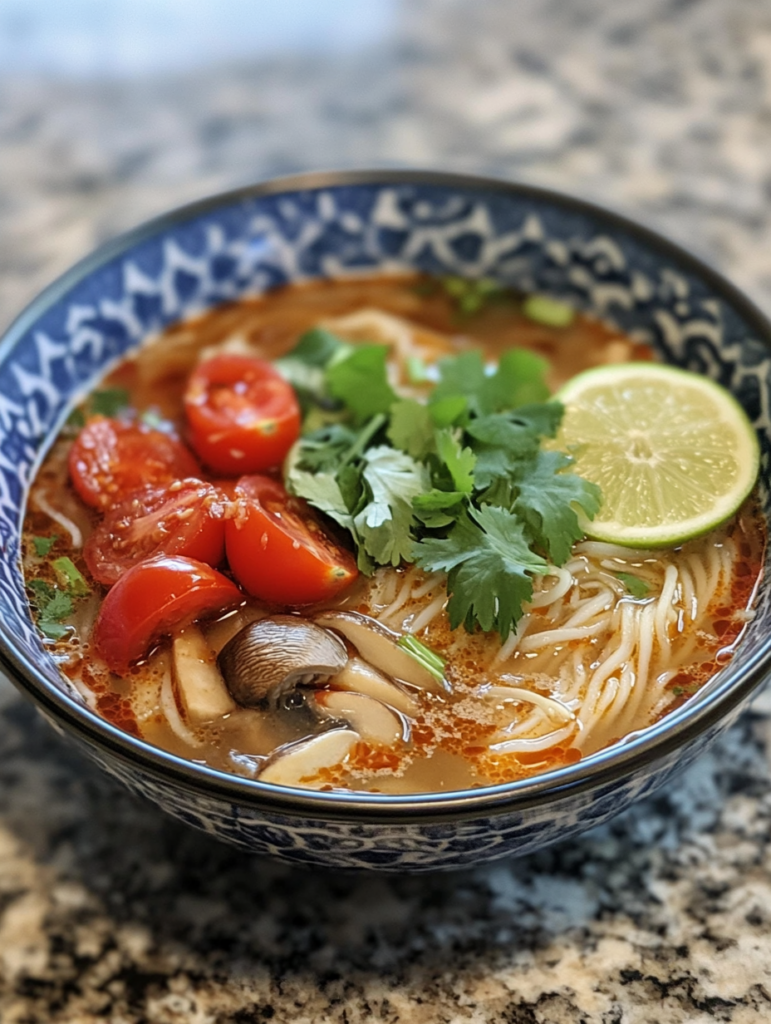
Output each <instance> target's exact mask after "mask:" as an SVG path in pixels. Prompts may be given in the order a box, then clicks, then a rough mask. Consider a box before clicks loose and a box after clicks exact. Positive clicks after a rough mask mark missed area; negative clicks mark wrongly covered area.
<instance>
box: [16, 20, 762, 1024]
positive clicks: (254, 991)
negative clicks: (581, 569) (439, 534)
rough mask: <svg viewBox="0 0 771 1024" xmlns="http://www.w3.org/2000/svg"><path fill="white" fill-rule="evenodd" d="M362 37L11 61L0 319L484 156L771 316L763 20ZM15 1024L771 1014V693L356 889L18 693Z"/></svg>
mask: <svg viewBox="0 0 771 1024" xmlns="http://www.w3.org/2000/svg"><path fill="white" fill-rule="evenodd" d="M394 9H395V21H394V33H393V35H392V36H391V37H389V38H388V39H385V40H384V41H383V43H382V45H381V46H379V47H374V48H368V49H367V50H366V51H364V52H361V53H358V54H351V53H347V54H337V55H329V54H327V55H326V56H324V55H323V54H318V55H315V56H312V55H311V56H309V55H307V54H306V55H304V56H299V55H292V54H291V53H289V54H285V55H284V56H278V55H276V56H267V57H261V58H260V59H259V60H258V61H257V60H255V61H254V62H251V63H242V64H241V65H239V66H222V67H213V68H204V69H202V70H200V71H198V72H196V73H192V72H191V73H188V74H185V73H178V74H177V75H176V76H174V77H163V76H162V75H157V76H149V77H148V76H145V77H143V78H134V79H129V80H115V81H112V82H102V81H91V82H88V83H85V82H76V81H65V82H62V81H59V82H56V81H46V80H45V79H43V78H41V77H32V76H30V77H27V78H21V77H18V76H14V77H10V76H8V75H3V73H2V69H0V326H4V325H5V324H6V323H8V322H9V321H10V320H11V318H12V317H13V316H14V315H15V314H16V313H17V312H18V311H19V310H20V309H21V308H22V306H23V305H24V304H25V303H26V302H27V301H28V300H29V299H30V298H32V297H33V295H34V294H35V293H36V292H37V291H38V290H39V289H40V288H41V287H43V286H44V285H45V284H46V283H48V282H49V281H50V280H51V279H52V278H53V277H55V276H56V275H57V274H58V273H60V272H61V271H63V270H64V269H66V268H67V267H68V266H69V265H70V264H71V263H72V262H73V261H74V260H75V259H77V258H78V257H80V256H82V255H85V254H86V253H87V252H88V251H89V250H90V249H91V248H92V247H93V246H94V245H95V244H96V243H98V242H100V241H102V240H103V239H105V238H108V237H110V236H112V235H114V234H115V233H116V232H118V231H120V230H122V229H124V228H127V227H130V226H132V225H133V224H136V223H137V222H139V221H141V220H142V219H144V218H146V217H147V216H150V215H152V214H155V213H158V212H160V211H162V210H164V209H166V208H168V207H170V206H174V205H178V204H180V203H182V202H185V201H187V200H190V199H193V198H197V197H199V196H201V195H204V194H207V193H210V192H213V191H216V190H219V189H221V188H228V187H232V186H237V185H241V184H246V183H248V182H251V181H253V180H257V179H260V178H263V177H266V176H270V175H275V174H280V173H284V172H291V171H296V170H303V169H317V168H329V167H352V166H367V165H393V166H402V165H412V166H423V167H440V168H443V169H455V170H465V171H476V172H483V173H493V174H496V175H499V176H504V177H516V178H521V179H526V180H529V181H533V182H537V183H541V184H547V185H551V186H555V187H557V188H560V189H563V190H566V191H571V192H575V193H578V194H580V195H582V196H584V197H588V198H591V199H595V200H599V201H601V202H605V203H607V204H609V205H611V206H614V207H616V208H619V209H622V210H623V211H625V212H627V213H630V214H632V215H633V216H635V217H637V218H638V219H641V220H643V221H645V222H647V223H649V224H650V225H652V226H654V227H658V228H660V229H662V230H664V231H665V232H666V233H668V234H669V235H671V236H672V237H674V238H675V239H677V240H679V241H681V242H684V243H686V244H687V245H688V246H690V247H691V248H693V249H694V250H696V251H697V252H698V253H699V254H700V255H702V256H704V257H706V258H707V259H708V260H710V261H711V262H712V263H713V264H715V265H716V266H717V267H718V268H719V269H721V270H723V271H724V272H725V273H726V274H728V276H730V277H731V278H733V279H734V280H735V281H736V282H737V283H738V284H739V285H740V286H742V287H743V288H744V289H745V290H746V291H747V292H748V293H749V294H750V295H751V296H752V297H753V298H754V299H755V300H756V301H757V302H758V303H759V304H760V305H761V307H763V308H764V309H765V310H766V312H771V270H770V269H769V268H771V257H770V256H769V253H771V217H770V216H769V212H768V205H769V198H770V196H771V145H770V144H769V143H770V142H771V7H769V5H768V4H764V3H759V2H758V0H731V2H730V3H729V2H727V0H701V2H698V0H696V2H694V0H690V2H689V0H679V2H677V0H670V2H664V0H647V2H641V0H625V2H621V3H615V4H609V3H606V2H603V0H572V2H571V3H570V4H567V3H564V0H516V2H512V0H497V2H496V0H409V2H406V0H405V2H404V3H403V4H402V5H401V6H398V5H396V4H394ZM0 704H1V706H0V1020H1V1021H2V1022H3V1024H60V1022H61V1024H65V1022H66V1024H92V1022H97V1021H107V1022H110V1024H140V1022H141V1024H144V1022H151V1024H156V1022H157V1024H177V1022H180V1024H181V1022H184V1024H188V1022H189V1024H251V1022H262V1021H274V1022H284V1021H292V1022H294V1024H306V1022H307V1024H311V1022H313V1024H327V1022H330V1024H331V1022H335V1024H338V1022H339V1024H359V1022H364V1021H382V1022H388V1024H407V1022H409V1024H435V1022H437V1024H439V1022H441V1024H457V1022H466V1021H468V1022H474V1024H482V1022H484V1024H681V1022H682V1024H686V1022H687V1024H707V1022H711V1021H715V1020H718V1021H729V1022H734V1024H748V1022H752V1024H755V1022H760V1021H767V1020H769V1019H771V849H770V848H769V836H770V835H771V770H770V767H769V757H770V756H771V695H769V694H761V696H760V697H759V699H758V700H757V701H756V703H755V706H754V708H753V709H752V710H751V711H749V712H748V713H746V714H745V715H744V717H743V718H742V719H741V721H740V722H739V724H738V725H737V726H736V727H735V728H734V729H733V730H732V731H731V732H730V733H729V734H728V735H727V736H726V737H725V738H724V739H723V740H722V741H721V742H720V743H719V744H718V746H717V747H716V748H714V750H713V751H712V752H711V753H710V754H708V755H707V756H705V757H703V758H701V760H699V761H698V763H697V764H695V765H694V766H693V768H692V769H691V770H690V771H689V772H688V773H687V774H686V775H684V776H683V777H682V778H681V779H680V781H679V784H678V785H677V787H676V788H674V789H673V790H672V791H671V792H668V793H665V794H663V795H662V796H660V797H658V798H656V799H654V800H652V801H648V802H647V803H644V804H641V805H640V806H638V807H636V808H635V809H633V810H632V811H631V812H629V813H627V814H626V815H625V816H623V817H621V818H618V819H616V821H615V822H613V823H612V824H611V825H609V826H606V827H604V828H602V829H600V830H597V831H594V832H591V833H588V834H587V835H585V836H584V837H583V838H582V839H580V840H578V841H572V842H571V843H570V844H569V845H564V846H557V847H554V848H553V849H551V850H549V851H547V852H545V853H543V854H542V855H540V856H537V857H531V858H528V859H525V860H519V861H510V862H503V863H499V864H496V865H495V866H492V867H487V868H479V869H477V870H474V871H467V872H463V873H461V874H454V875H452V874H451V875H435V876H431V875H429V876H419V877H409V876H403V877H400V876H394V877H378V876H375V875H341V874H326V873H319V872H310V871H300V870H296V869H291V868H288V867H285V866H281V865H277V864H273V863H270V862H267V861H264V860H260V859H256V858H252V857H248V856H245V855H244V854H241V853H238V852H234V851H232V850H230V849H228V848H226V847H224V846H220V845H218V844H216V843H214V842H213V841H211V840H209V839H207V838H206V837H203V836H199V835H197V834H194V833H192V832H188V831H186V830H185V829H183V828H181V827H180V826H178V825H176V824H174V823H173V822H171V821H169V820H167V819H165V818H164V817H163V816H162V815H161V814H160V813H159V812H157V811H155V810H154V809H152V808H151V807H149V806H146V805H144V804H140V803H137V802H135V801H134V800H133V799H132V798H131V797H129V796H128V795H127V794H125V793H124V792H123V791H122V790H121V789H119V788H117V786H116V785H115V784H114V783H112V782H111V781H110V780H109V779H106V778H104V777H102V776H101V775H100V774H99V773H98V772H97V770H96V769H94V768H93V767H91V766H90V765H88V764H86V763H85V762H84V761H82V760H81V759H80V757H79V756H77V755H76V754H75V753H73V752H71V751H70V749H69V748H68V746H67V745H66V744H65V743H64V741H62V740H60V739H59V738H58V737H57V736H56V735H55V734H54V733H53V732H52V731H51V730H50V728H49V727H48V726H47V725H46V724H45V723H44V722H43V721H42V719H40V718H39V716H38V715H37V714H36V713H35V712H34V711H33V710H32V709H31V708H30V707H29V706H28V705H27V704H26V703H25V702H24V701H23V700H22V699H21V698H20V697H17V696H16V695H15V692H14V691H13V690H12V689H11V688H10V686H8V684H6V683H0Z"/></svg>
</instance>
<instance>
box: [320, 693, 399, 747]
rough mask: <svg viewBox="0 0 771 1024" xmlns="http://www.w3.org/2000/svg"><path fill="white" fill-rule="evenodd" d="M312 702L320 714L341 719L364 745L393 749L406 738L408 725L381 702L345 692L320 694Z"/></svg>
mask: <svg viewBox="0 0 771 1024" xmlns="http://www.w3.org/2000/svg"><path fill="white" fill-rule="evenodd" d="M313 701H314V703H315V704H316V707H317V708H318V709H319V711H320V712H321V713H322V714H324V715H327V716H329V717H330V718H333V719H342V720H343V721H344V722H347V723H348V725H349V726H350V727H351V728H352V729H354V730H355V731H356V732H357V733H358V734H359V736H361V738H362V739H363V740H364V742H365V743H372V744H376V745H377V746H382V747H392V746H394V744H396V743H400V742H401V741H402V740H404V738H405V732H406V731H407V730H406V729H405V725H406V723H405V721H404V719H402V718H401V717H400V716H399V715H397V714H396V712H395V711H392V710H391V708H387V707H386V706H385V704H381V703H380V701H379V700H373V698H372V697H366V696H365V695H364V694H363V693H347V692H345V691H344V690H317V691H316V692H315V693H314V694H313Z"/></svg>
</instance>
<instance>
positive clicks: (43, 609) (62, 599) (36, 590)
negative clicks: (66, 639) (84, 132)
mask: <svg viewBox="0 0 771 1024" xmlns="http://www.w3.org/2000/svg"><path fill="white" fill-rule="evenodd" d="M27 588H28V589H29V590H30V591H31V592H32V602H31V603H32V605H33V607H34V608H35V610H36V611H37V624H38V627H39V628H40V631H41V633H44V634H45V636H47V637H48V638H49V639H51V640H61V638H62V637H63V636H66V634H67V633H68V631H69V629H68V627H67V626H65V625H63V622H64V619H66V618H67V617H68V616H70V615H72V611H73V607H74V606H73V602H72V598H71V597H70V595H69V594H68V593H66V592H65V591H64V590H60V589H59V588H58V587H55V586H53V585H52V584H51V583H48V582H46V581H45V580H41V579H35V580H30V581H29V582H28V583H27Z"/></svg>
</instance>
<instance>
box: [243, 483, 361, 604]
mask: <svg viewBox="0 0 771 1024" xmlns="http://www.w3.org/2000/svg"><path fill="white" fill-rule="evenodd" d="M236 496H237V497H236V505H235V509H236V511H235V515H234V516H233V517H232V518H231V519H228V521H227V522H226V523H225V551H226V553H227V557H228V562H229V563H230V568H231V570H232V572H233V575H234V576H235V577H236V579H237V580H238V582H239V583H240V584H241V585H242V586H243V587H244V588H245V589H246V590H247V591H248V592H249V593H250V594H252V595H253V596H254V597H258V598H261V599H262V600H263V601H270V602H273V603H275V604H288V605H301V604H312V603H313V602H314V601H322V600H324V599H325V598H328V597H331V596H332V595H333V594H336V593H337V592H338V591H339V590H342V589H343V587H346V586H348V584H349V583H351V582H352V581H353V580H354V579H355V578H356V576H357V575H358V570H357V568H356V562H355V561H354V558H353V556H352V555H351V554H350V553H349V552H347V551H345V550H344V549H343V548H341V547H339V546H338V545H337V544H336V543H335V542H334V541H333V540H332V539H331V538H330V537H329V536H328V535H327V534H326V533H325V532H324V530H323V529H322V527H321V526H320V525H319V523H318V522H317V521H316V519H315V517H314V515H313V513H312V512H311V511H310V509H309V508H308V506H307V505H306V504H305V502H302V501H300V500H299V499H297V498H293V497H291V496H290V495H289V494H287V492H286V491H285V490H284V488H283V487H282V486H281V484H280V483H277V482H276V481H275V480H271V479H270V478H269V477H265V476H246V477H242V478H241V479H240V480H239V481H238V486H237V487H236Z"/></svg>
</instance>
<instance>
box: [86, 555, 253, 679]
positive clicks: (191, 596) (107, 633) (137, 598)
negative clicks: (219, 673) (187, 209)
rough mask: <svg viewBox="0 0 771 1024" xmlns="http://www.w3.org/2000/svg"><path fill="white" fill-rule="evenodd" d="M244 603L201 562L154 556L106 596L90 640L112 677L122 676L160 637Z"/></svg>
mask: <svg viewBox="0 0 771 1024" xmlns="http://www.w3.org/2000/svg"><path fill="white" fill-rule="evenodd" d="M242 600H243V595H242V593H241V591H240V590H239V589H238V587H237V586H236V585H235V583H233V582H231V580H229V579H228V578H227V576H223V575H222V573H221V572H217V570H216V569H212V568H211V566H209V565H206V564H205V563H204V562H198V561H196V560H195V559H194V558H183V557H182V556H180V555H176V556H169V555H158V556H157V557H155V558H150V559H148V560H147V561H145V562H138V563H137V564H136V565H135V566H133V567H132V568H131V569H129V570H127V572H126V573H124V575H123V576H121V578H120V579H119V580H118V582H117V583H116V584H115V586H114V587H113V588H112V590H109V591H108V592H107V596H106V597H105V599H104V601H103V602H102V607H101V608H100V609H99V614H98V615H97V618H96V622H95V624H94V632H93V634H92V637H91V639H92V641H93V644H94V646H95V648H96V651H97V653H98V654H99V655H101V657H102V658H103V659H104V661H105V662H106V663H107V667H108V668H109V669H110V671H111V672H117V673H118V674H119V675H125V673H126V672H127V671H128V670H129V668H130V667H131V665H132V664H133V663H134V662H136V661H138V660H139V659H140V658H143V657H145V655H146V654H148V653H149V651H150V649H151V648H152V646H153V644H154V643H155V642H156V641H157V640H159V639H160V638H161V637H162V636H165V635H167V634H169V633H171V632H173V631H174V630H177V629H184V627H185V626H189V625H190V623H191V622H194V621H195V620H196V619H199V618H203V617H204V616H209V615H214V614H216V613H217V612H223V611H225V610H226V609H228V608H234V607H235V606H236V605H237V604H240V602H241V601H242Z"/></svg>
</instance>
